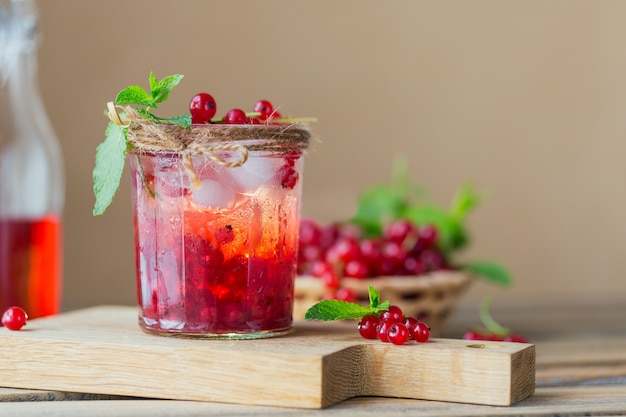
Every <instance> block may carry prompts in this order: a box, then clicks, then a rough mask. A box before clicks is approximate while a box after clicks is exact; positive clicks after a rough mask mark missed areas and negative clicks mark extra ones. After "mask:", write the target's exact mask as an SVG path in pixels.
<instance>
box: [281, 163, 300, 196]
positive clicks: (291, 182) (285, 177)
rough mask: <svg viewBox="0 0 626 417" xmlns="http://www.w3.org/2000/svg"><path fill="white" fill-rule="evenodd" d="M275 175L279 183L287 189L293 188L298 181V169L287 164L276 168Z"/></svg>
mask: <svg viewBox="0 0 626 417" xmlns="http://www.w3.org/2000/svg"><path fill="white" fill-rule="evenodd" d="M276 176H277V178H278V182H279V183H280V185H281V186H282V187H283V188H286V189H289V190H293V188H294V187H295V186H296V184H297V183H298V171H296V170H295V169H294V167H292V166H289V165H287V164H285V165H283V166H281V167H280V168H278V172H277V174H276Z"/></svg>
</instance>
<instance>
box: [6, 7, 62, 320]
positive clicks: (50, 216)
mask: <svg viewBox="0 0 626 417" xmlns="http://www.w3.org/2000/svg"><path fill="white" fill-rule="evenodd" d="M35 12H36V10H35V6H34V3H33V2H31V1H28V0H13V1H7V0H0V81H1V85H0V88H1V90H0V311H4V310H5V309H6V308H8V307H10V306H12V305H17V306H20V307H22V308H24V309H25V310H26V312H27V314H28V315H29V317H30V318H34V317H41V316H47V315H51V314H55V313H57V312H58V311H59V305H60V298H61V259H62V251H61V246H62V244H61V214H62V209H63V203H64V174H63V165H62V159H61V153H60V149H59V144H58V141H57V139H56V136H55V134H54V132H53V130H52V127H51V126H50V122H49V120H48V117H47V114H46V111H45V109H44V106H43V103H42V100H41V96H40V94H39V88H38V84H37V57H36V52H37V45H38V39H39V37H38V31H37V18H36V13H35Z"/></svg>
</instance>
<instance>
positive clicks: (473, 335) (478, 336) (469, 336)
mask: <svg viewBox="0 0 626 417" xmlns="http://www.w3.org/2000/svg"><path fill="white" fill-rule="evenodd" d="M463 339H464V340H486V337H485V335H484V334H482V333H481V332H479V331H476V330H469V331H467V332H465V334H464V335H463Z"/></svg>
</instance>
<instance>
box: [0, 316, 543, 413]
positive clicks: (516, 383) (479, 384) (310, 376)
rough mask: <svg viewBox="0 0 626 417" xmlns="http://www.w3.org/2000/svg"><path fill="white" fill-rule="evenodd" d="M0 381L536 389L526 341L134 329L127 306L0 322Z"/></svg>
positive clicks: (504, 394)
mask: <svg viewBox="0 0 626 417" xmlns="http://www.w3.org/2000/svg"><path fill="white" fill-rule="evenodd" d="M0 346H2V349H0V384H1V385H2V386H5V387H11V388H30V389H47V390H58V391H67V392H86V393H95V394H109V395H128V396H136V397H147V398H164V399H179V400H198V401H214V402H226V403H237V404H251V405H272V406H285V407H299V408H324V407H327V406H330V405H332V404H336V403H338V402H340V401H343V400H345V399H347V398H351V397H356V396H383V397H401V398H414V399H426V400H439V401H452V402H463V403H473V404H486V405H503V406H506V405H511V404H513V403H515V402H517V401H520V400H522V399H524V398H527V397H528V396H530V395H532V394H533V393H534V389H535V346H534V345H530V344H519V343H501V342H471V341H465V340H453V339H432V340H430V341H429V342H427V343H409V344H406V345H402V346H395V345H392V344H389V343H382V342H380V341H377V340H366V339H363V338H361V337H360V336H359V334H358V331H357V330H356V328H355V326H354V323H345V322H333V323H321V322H297V323H296V325H295V328H294V331H293V332H292V333H291V334H289V335H287V336H283V337H277V338H272V339H258V340H239V341H235V340H198V339H182V338H171V337H162V336H155V335H150V334H145V333H143V332H142V331H141V330H140V329H139V327H138V325H137V310H136V308H132V307H118V306H101V307H94V308H89V309H85V310H78V311H74V312H70V313H64V314H61V315H58V316H55V317H49V318H43V319H37V320H32V321H30V322H29V323H28V324H27V326H26V327H24V328H23V329H22V330H21V331H9V330H8V329H5V328H0Z"/></svg>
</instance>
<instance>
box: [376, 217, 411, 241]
mask: <svg viewBox="0 0 626 417" xmlns="http://www.w3.org/2000/svg"><path fill="white" fill-rule="evenodd" d="M415 234H417V228H416V227H415V225H414V224H413V223H411V222H410V221H408V220H404V219H398V220H395V221H393V222H392V223H390V224H389V225H388V226H387V227H385V230H384V231H383V236H384V237H385V238H386V239H387V240H391V241H393V242H400V243H402V242H404V240H405V239H406V238H407V237H409V236H410V235H415Z"/></svg>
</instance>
